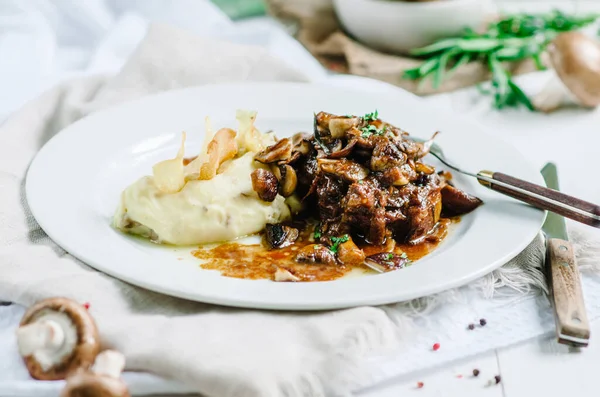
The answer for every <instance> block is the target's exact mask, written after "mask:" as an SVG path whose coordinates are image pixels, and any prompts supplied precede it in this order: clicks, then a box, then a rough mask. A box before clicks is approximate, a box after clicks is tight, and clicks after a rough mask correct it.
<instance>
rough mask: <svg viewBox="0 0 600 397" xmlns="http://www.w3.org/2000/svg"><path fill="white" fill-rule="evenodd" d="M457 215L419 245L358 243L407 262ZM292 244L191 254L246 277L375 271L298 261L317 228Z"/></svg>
mask: <svg viewBox="0 0 600 397" xmlns="http://www.w3.org/2000/svg"><path fill="white" fill-rule="evenodd" d="M455 222H458V218H442V219H440V221H439V222H438V224H437V225H436V226H435V228H434V229H433V230H432V232H431V233H430V234H429V235H428V236H427V237H426V238H425V239H424V240H423V241H422V242H421V243H419V244H396V245H395V247H393V249H392V250H389V248H388V249H386V246H374V245H368V244H359V246H360V248H361V249H363V251H364V252H365V254H366V256H370V255H374V254H378V253H381V252H390V253H395V254H398V255H402V254H406V257H407V258H408V259H409V262H408V264H407V265H410V264H411V262H414V261H416V260H418V259H421V258H422V257H424V256H426V255H427V254H429V253H431V252H432V251H433V250H435V249H436V248H437V247H438V245H439V244H440V243H441V242H442V241H443V240H444V238H445V237H446V236H447V235H448V229H449V227H450V225H451V224H452V223H455ZM302 230H303V231H302V232H301V234H300V236H299V237H298V239H297V240H296V242H295V243H294V244H293V245H290V246H288V247H284V248H280V249H269V248H268V247H267V246H266V245H265V244H252V245H248V244H241V243H236V242H230V243H225V244H221V245H218V246H216V247H214V248H202V247H201V248H199V249H197V250H194V251H192V255H193V256H194V257H196V258H198V259H200V260H201V261H202V263H201V264H200V266H201V267H202V268H203V269H207V270H217V271H219V272H220V273H221V274H222V275H223V276H226V277H235V278H244V279H251V280H257V279H270V280H272V279H273V278H274V274H275V272H276V271H277V268H278V267H279V268H282V269H285V270H287V271H289V272H291V273H293V274H294V275H295V276H296V277H298V278H299V279H300V281H329V280H335V279H337V278H340V277H343V276H346V275H349V274H350V273H367V274H376V272H374V271H373V270H371V269H370V268H368V267H367V266H366V265H359V266H347V265H333V266H332V265H325V264H313V263H298V262H296V261H295V257H296V255H297V253H298V251H299V250H301V249H302V248H304V247H306V246H307V245H311V244H315V241H314V239H313V238H312V235H313V231H314V229H313V228H312V227H305V228H303V229H302Z"/></svg>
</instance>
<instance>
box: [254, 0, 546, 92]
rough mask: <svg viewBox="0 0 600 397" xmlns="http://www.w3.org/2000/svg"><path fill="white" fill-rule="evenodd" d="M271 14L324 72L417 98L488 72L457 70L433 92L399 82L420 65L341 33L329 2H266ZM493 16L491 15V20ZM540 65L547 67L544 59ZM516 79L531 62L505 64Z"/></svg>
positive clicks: (480, 67)
mask: <svg viewBox="0 0 600 397" xmlns="http://www.w3.org/2000/svg"><path fill="white" fill-rule="evenodd" d="M266 1H267V4H268V6H269V11H270V13H271V14H272V15H273V16H274V17H276V18H278V19H280V20H281V21H282V22H283V23H284V24H286V25H287V26H288V27H289V28H290V30H291V31H292V33H294V35H295V37H296V38H297V39H298V40H299V41H300V42H301V43H302V44H304V46H305V47H306V48H307V49H308V50H309V51H310V52H311V53H312V54H313V55H314V56H315V57H316V58H317V59H318V60H319V61H320V62H321V63H322V64H323V65H324V66H325V67H327V68H329V69H331V70H333V71H336V72H340V73H350V74H355V75H358V76H364V77H370V78H374V79H378V80H382V81H385V82H387V83H390V84H394V85H396V86H398V87H401V88H404V89H405V90H408V91H411V92H413V93H415V94H418V95H427V94H434V93H441V92H449V91H454V90H457V89H459V88H464V87H469V86H472V85H475V84H477V83H480V82H483V81H487V80H489V79H490V77H491V75H490V73H489V68H488V66H487V65H484V64H483V63H480V62H471V63H468V64H466V65H463V66H461V67H459V68H458V69H457V70H456V71H455V72H454V74H453V75H452V77H451V78H449V79H447V80H445V81H444V83H443V84H442V85H441V86H440V87H439V88H438V89H434V88H433V86H432V84H431V79H428V81H426V82H425V83H424V84H420V82H419V81H414V80H407V79H403V78H402V74H403V72H404V70H406V69H411V68H414V67H416V66H418V65H420V64H421V63H422V61H420V60H418V59H415V58H410V57H406V56H400V55H394V54H387V53H383V52H380V51H377V50H374V49H371V48H369V47H367V46H366V45H364V44H361V43H360V42H359V41H357V40H356V39H354V38H352V37H351V36H350V35H349V34H347V33H346V32H344V31H343V29H342V28H341V26H340V23H339V21H338V20H337V17H336V15H335V12H334V6H333V4H332V0H295V1H287V0H266ZM492 18H493V15H490V20H491V19H492ZM543 62H544V63H546V64H547V63H548V62H547V59H546V56H544V57H543ZM506 67H507V68H508V70H509V71H510V72H511V73H512V74H515V75H519V74H523V73H528V72H532V71H534V70H535V65H534V64H533V62H531V61H530V60H527V61H523V62H518V63H511V64H507V65H506Z"/></svg>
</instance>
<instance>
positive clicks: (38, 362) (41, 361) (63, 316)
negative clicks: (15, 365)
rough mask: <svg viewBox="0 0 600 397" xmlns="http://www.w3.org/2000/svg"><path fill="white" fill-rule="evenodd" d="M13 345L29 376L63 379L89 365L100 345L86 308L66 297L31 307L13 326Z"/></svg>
mask: <svg viewBox="0 0 600 397" xmlns="http://www.w3.org/2000/svg"><path fill="white" fill-rule="evenodd" d="M17 345H18V348H19V353H20V354H21V356H22V357H23V360H24V362H25V365H26V366H27V370H28V371H29V373H30V374H31V376H32V377H33V378H35V379H40V380H59V379H64V378H65V377H66V376H67V375H69V374H70V373H72V372H73V371H75V370H77V369H79V368H83V369H87V368H89V367H90V366H91V365H92V363H93V362H94V359H95V358H96V355H97V354H98V350H99V348H100V342H99V338H98V330H97V328H96V324H95V323H94V320H93V319H92V317H91V316H90V314H89V313H88V311H87V309H86V308H85V307H83V306H82V305H80V304H79V303H77V302H74V301H72V300H69V299H66V298H50V299H45V300H42V301H40V302H38V303H36V304H35V305H33V306H31V307H30V308H29V310H27V312H26V313H25V315H24V316H23V318H22V319H21V323H20V325H19V328H18V329H17Z"/></svg>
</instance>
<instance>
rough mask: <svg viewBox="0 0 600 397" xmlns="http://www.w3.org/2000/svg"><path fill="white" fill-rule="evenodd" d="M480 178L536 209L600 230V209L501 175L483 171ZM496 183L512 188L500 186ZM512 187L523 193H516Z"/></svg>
mask: <svg viewBox="0 0 600 397" xmlns="http://www.w3.org/2000/svg"><path fill="white" fill-rule="evenodd" d="M477 178H478V180H479V183H481V184H482V185H483V186H485V187H488V188H490V189H492V190H495V191H497V192H500V193H503V194H505V195H507V196H510V197H513V198H516V199H517V200H521V201H523V202H525V203H527V204H530V205H532V206H534V207H536V208H540V209H543V210H547V211H552V212H555V213H557V214H559V215H562V216H564V217H566V218H569V219H573V220H575V221H577V222H581V223H585V224H586V225H590V226H594V227H597V228H600V206H598V205H596V204H592V203H589V202H587V201H583V200H581V199H578V198H576V197H572V196H569V195H567V194H564V193H561V192H559V191H557V190H554V189H550V188H547V187H544V186H540V185H536V184H534V183H531V182H527V181H524V180H522V179H518V178H515V177H512V176H510V175H506V174H503V173H501V172H491V171H481V172H479V173H478V174H477ZM494 181H498V182H502V183H504V184H506V185H510V186H501V185H499V184H497V183H494ZM513 188H517V189H520V190H521V191H515V190H513ZM532 194H533V195H532ZM548 199H549V200H548Z"/></svg>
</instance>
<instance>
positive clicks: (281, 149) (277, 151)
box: [254, 138, 292, 164]
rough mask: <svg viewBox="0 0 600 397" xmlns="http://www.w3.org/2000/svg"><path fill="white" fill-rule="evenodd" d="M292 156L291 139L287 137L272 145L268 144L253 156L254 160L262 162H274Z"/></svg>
mask: <svg viewBox="0 0 600 397" xmlns="http://www.w3.org/2000/svg"><path fill="white" fill-rule="evenodd" d="M291 157H292V141H291V140H290V139H289V138H283V139H280V140H279V141H277V143H275V144H274V145H271V146H268V147H267V148H266V149H265V150H263V151H262V152H260V153H258V154H256V156H254V160H256V161H259V162H261V163H264V164H270V163H276V162H278V161H285V160H289V159H290V158H291Z"/></svg>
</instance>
